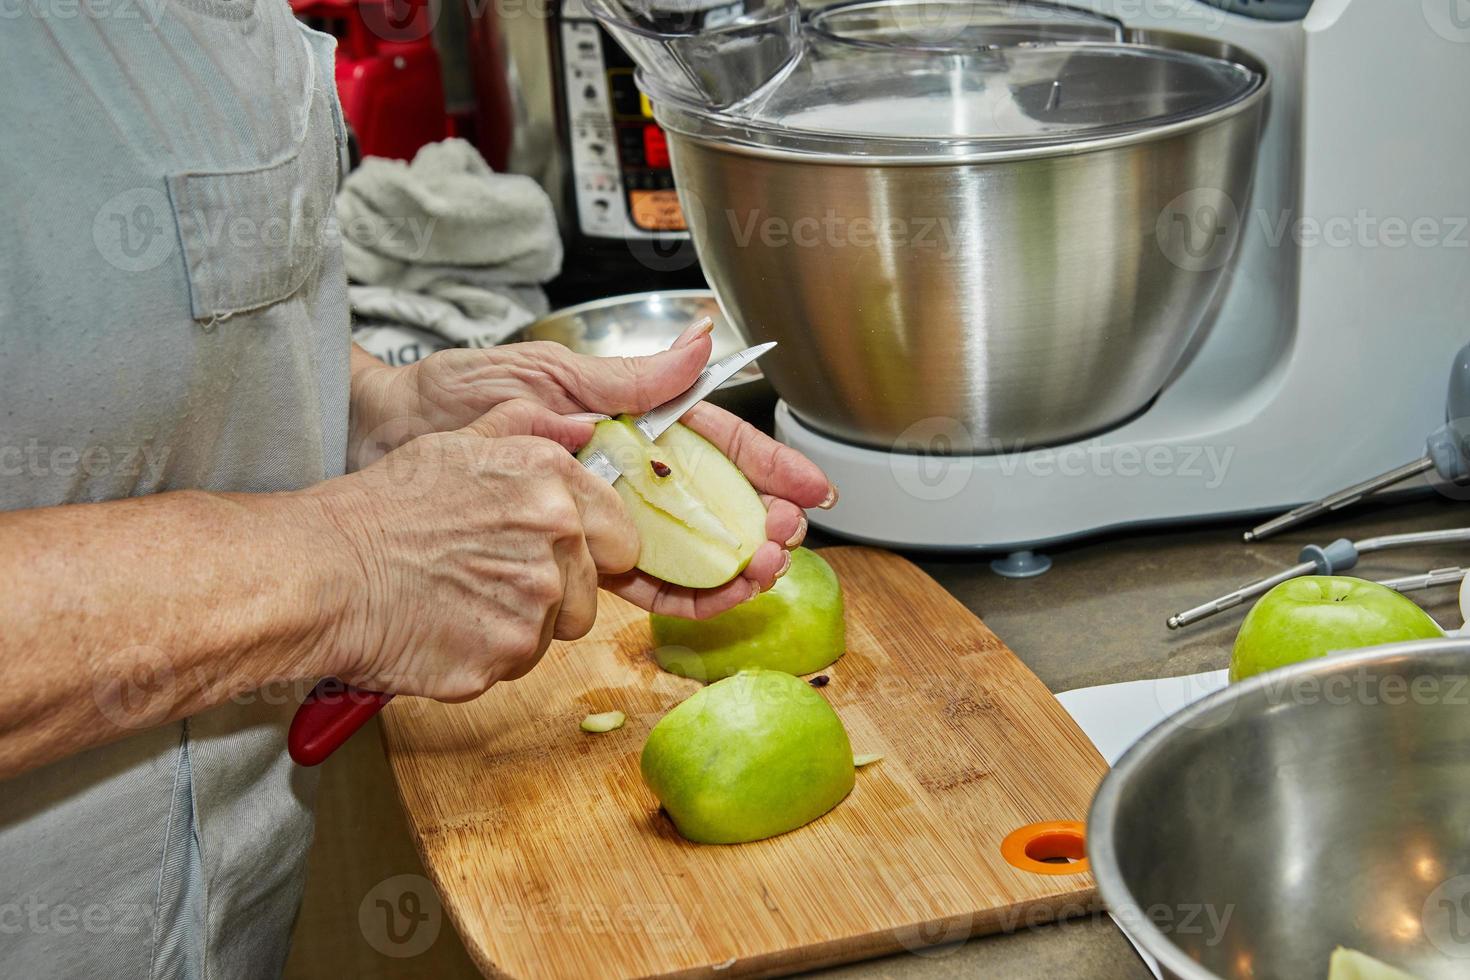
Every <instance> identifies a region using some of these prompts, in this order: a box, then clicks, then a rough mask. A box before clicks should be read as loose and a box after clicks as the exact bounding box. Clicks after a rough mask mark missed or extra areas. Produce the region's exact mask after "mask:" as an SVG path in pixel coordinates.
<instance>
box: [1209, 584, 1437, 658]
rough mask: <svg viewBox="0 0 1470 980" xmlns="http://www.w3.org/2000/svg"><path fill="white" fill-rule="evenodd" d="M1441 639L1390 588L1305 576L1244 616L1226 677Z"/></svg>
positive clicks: (1410, 602) (1280, 588) (1425, 618)
mask: <svg viewBox="0 0 1470 980" xmlns="http://www.w3.org/2000/svg"><path fill="white" fill-rule="evenodd" d="M1443 635H1444V631H1443V630H1441V629H1440V628H1439V624H1437V623H1436V622H1435V621H1434V620H1433V619H1431V618H1430V617H1429V614H1428V613H1426V612H1425V611H1424V610H1423V609H1420V608H1419V607H1418V606H1417V605H1415V604H1414V601H1413V600H1412V599H1409V598H1406V597H1405V596H1403V595H1401V594H1399V593H1398V592H1395V591H1394V590H1393V589H1390V588H1387V587H1385V586H1382V585H1379V584H1378V583H1377V582H1366V581H1364V580H1363V579H1360V578H1350V577H1348V576H1346V575H1306V576H1303V577H1302V578H1294V579H1289V580H1288V581H1285V582H1282V583H1281V584H1280V585H1278V586H1276V587H1275V588H1274V589H1272V590H1271V591H1270V592H1267V593H1266V594H1265V595H1263V596H1261V599H1260V601H1259V602H1257V603H1256V605H1255V608H1253V609H1252V610H1251V611H1250V613H1249V614H1247V615H1246V617H1245V622H1244V623H1242V624H1241V626H1240V632H1239V633H1238V634H1237V635H1236V637H1235V649H1234V651H1233V652H1232V653H1231V654H1230V679H1231V680H1232V681H1238V680H1244V679H1245V678H1247V677H1253V676H1255V675H1256V674H1260V673H1263V672H1265V671H1268V670H1274V669H1275V668H1277V667H1283V666H1285V665H1286V664H1294V663H1297V662H1298V661H1301V660H1311V659H1312V658H1314V657H1320V656H1322V655H1323V654H1325V653H1329V652H1331V651H1333V650H1353V649H1357V648H1358V647H1370V646H1374V645H1376V644H1379V643H1397V642H1400V641H1402V640H1425V639H1431V638H1434V637H1440V636H1443Z"/></svg>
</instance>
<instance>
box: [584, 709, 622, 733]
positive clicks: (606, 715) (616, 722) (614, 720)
mask: <svg viewBox="0 0 1470 980" xmlns="http://www.w3.org/2000/svg"><path fill="white" fill-rule="evenodd" d="M627 720H628V716H627V715H625V714H623V713H622V712H621V711H603V712H600V713H598V714H592V715H588V716H587V717H586V718H583V719H582V724H581V725H580V726H579V727H580V728H581V729H582V731H584V732H592V733H594V734H597V735H600V734H602V733H603V732H611V731H616V730H617V729H619V728H622V727H623V722H625V721H627Z"/></svg>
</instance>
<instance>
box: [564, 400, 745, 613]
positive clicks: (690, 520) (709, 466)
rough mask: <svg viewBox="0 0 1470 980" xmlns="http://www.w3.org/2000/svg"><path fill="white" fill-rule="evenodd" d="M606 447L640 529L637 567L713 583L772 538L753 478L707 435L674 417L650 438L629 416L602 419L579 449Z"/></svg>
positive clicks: (699, 584) (669, 578) (676, 580)
mask: <svg viewBox="0 0 1470 980" xmlns="http://www.w3.org/2000/svg"><path fill="white" fill-rule="evenodd" d="M597 450H601V451H602V452H603V453H604V454H606V456H607V457H608V458H609V459H611V460H612V461H613V463H614V465H616V466H617V468H618V470H619V471H620V472H621V473H622V474H623V477H622V479H620V480H618V482H617V483H616V484H615V485H614V489H616V490H617V492H618V496H620V497H621V498H622V499H623V506H624V507H625V508H626V509H627V511H628V516H629V517H630V518H632V520H633V524H634V526H635V527H636V528H637V529H638V536H639V538H640V539H641V541H642V549H641V551H640V552H639V555H638V567H639V568H640V569H642V570H643V571H645V572H647V573H648V574H649V575H652V576H653V577H654V578H659V579H663V580H664V581H665V582H671V583H673V584H674V585H683V586H688V587H689V588H694V589H710V588H714V587H715V586H717V585H724V584H725V583H726V582H728V581H730V580H731V579H733V578H734V577H735V576H737V575H739V574H740V573H741V572H742V571H743V570H744V569H745V566H746V565H748V564H749V563H750V559H751V556H753V555H754V554H755V552H756V549H757V548H759V547H760V546H761V544H762V543H763V542H764V541H765V540H766V508H765V505H763V504H762V503H761V500H760V497H759V496H757V494H756V492H755V489H754V488H753V487H751V485H750V481H749V480H747V479H746V478H745V474H743V473H741V472H740V470H739V469H738V468H736V466H735V464H734V463H732V462H730V461H729V460H728V459H726V458H725V456H724V454H723V453H721V452H720V451H719V450H718V449H716V448H715V447H714V446H713V445H712V444H711V443H710V442H709V441H708V440H706V439H704V438H703V437H702V436H700V435H698V434H697V433H695V432H694V431H693V430H691V429H688V428H686V427H685V426H683V425H680V424H678V423H675V424H674V425H673V426H672V427H671V428H670V429H669V431H667V432H665V433H664V434H663V435H661V436H659V438H658V440H657V441H656V442H649V441H648V440H647V439H646V438H644V436H643V433H641V432H639V431H638V429H637V427H636V426H634V425H633V419H632V418H630V417H629V416H626V415H624V416H622V417H620V418H616V419H611V420H609V421H606V422H599V423H597V428H596V429H595V430H594V432H593V435H592V441H591V442H589V443H587V445H586V446H584V447H583V449H582V451H581V452H580V453H578V454H577V458H578V459H585V458H586V457H587V455H588V454H590V453H593V452H596V451H597Z"/></svg>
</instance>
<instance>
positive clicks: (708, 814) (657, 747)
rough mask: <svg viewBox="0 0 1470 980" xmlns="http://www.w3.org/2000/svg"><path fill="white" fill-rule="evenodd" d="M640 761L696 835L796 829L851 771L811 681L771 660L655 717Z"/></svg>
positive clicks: (724, 839)
mask: <svg viewBox="0 0 1470 980" xmlns="http://www.w3.org/2000/svg"><path fill="white" fill-rule="evenodd" d="M639 768H640V769H641V770H642V772H643V780H644V782H646V783H647V784H648V787H649V788H650V789H652V790H653V792H654V795H655V796H657V797H658V800H659V803H660V804H662V805H663V808H664V811H665V812H667V813H668V815H669V818H670V819H672V820H673V821H674V826H675V827H676V828H677V829H678V831H679V833H680V834H681V835H683V836H684V837H686V838H688V839H689V840H692V841H695V842H696V843H700V844H739V843H743V842H745V841H753V840H761V839H763V838H766V837H774V836H775V835H777V834H784V833H786V832H787V831H788V830H795V829H796V828H797V827H800V826H802V825H803V824H807V823H810V822H811V821H813V820H815V819H817V818H818V817H820V816H821V815H822V814H824V813H826V812H827V811H829V810H831V809H832V808H833V807H835V806H836V805H837V804H838V803H841V802H842V800H843V799H844V798H845V797H846V796H847V794H848V793H850V792H851V791H852V788H853V784H854V782H855V781H856V776H855V770H854V763H853V755H852V744H851V742H849V741H848V738H847V729H845V728H844V727H843V726H842V719H840V718H838V717H837V712H835V711H833V710H832V706H831V705H830V704H828V703H827V699H826V698H824V697H822V695H820V694H818V693H817V692H816V690H815V689H813V688H812V686H811V685H810V684H808V683H806V681H803V680H801V679H800V678H797V677H793V676H792V675H790V674H787V673H785V672H783V671H777V670H746V671H741V672H740V673H738V674H736V675H735V676H733V677H727V678H725V679H724V680H722V681H716V682H715V683H713V684H711V685H710V686H708V687H702V688H700V689H699V690H698V691H696V692H694V694H692V695H690V696H689V698H688V699H687V700H685V701H683V702H681V703H680V704H679V705H678V706H676V707H675V708H674V709H673V710H672V711H670V712H669V713H668V714H666V715H664V717H663V719H662V720H661V721H659V723H658V724H657V725H654V726H653V731H651V732H649V733H648V741H647V742H646V743H645V744H644V746H643V754H642V755H641V756H640V757H639Z"/></svg>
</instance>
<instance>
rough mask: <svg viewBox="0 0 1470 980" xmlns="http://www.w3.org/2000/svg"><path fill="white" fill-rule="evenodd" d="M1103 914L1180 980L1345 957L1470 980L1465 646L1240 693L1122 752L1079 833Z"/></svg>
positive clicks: (1287, 978)
mask: <svg viewBox="0 0 1470 980" xmlns="http://www.w3.org/2000/svg"><path fill="white" fill-rule="evenodd" d="M1087 838H1088V841H1087V849H1088V856H1089V858H1090V859H1091V863H1092V872H1093V874H1094V875H1095V876H1096V877H1097V885H1098V890H1099V891H1100V892H1101V894H1102V898H1103V901H1104V903H1105V904H1106V905H1107V906H1108V908H1109V909H1110V910H1111V911H1112V913H1113V915H1114V916H1115V917H1117V918H1118V921H1119V923H1120V925H1122V926H1123V928H1124V929H1125V930H1126V931H1127V932H1128V933H1129V935H1130V936H1132V937H1133V939H1134V940H1135V941H1136V942H1137V943H1138V944H1139V945H1140V946H1142V947H1143V948H1144V949H1146V950H1148V952H1149V953H1151V954H1152V955H1153V956H1154V957H1156V958H1157V959H1158V961H1159V965H1160V966H1161V967H1162V970H1163V974H1164V976H1165V977H1171V978H1178V980H1219V978H1231V980H1236V978H1251V980H1275V978H1281V980H1323V978H1325V977H1326V976H1327V965H1328V958H1329V957H1330V956H1331V954H1332V950H1333V949H1334V948H1335V947H1337V946H1346V947H1348V948H1350V949H1357V950H1361V951H1362V952H1364V953H1367V954H1368V955H1369V956H1374V957H1377V958H1378V959H1380V960H1382V961H1384V962H1385V963H1388V964H1390V965H1391V966H1395V967H1398V968H1399V969H1401V970H1405V971H1407V972H1408V973H1410V974H1412V975H1413V976H1416V977H1421V978H1423V980H1437V978H1441V977H1465V976H1467V975H1470V640H1467V639H1464V638H1447V639H1443V640H1424V641H1420V642H1415V643H1401V644H1394V645H1391V646H1384V647H1375V648H1371V649H1368V650H1361V651H1354V652H1349V653H1343V654H1337V655H1334V656H1331V657H1327V658H1323V659H1321V660H1312V661H1307V662H1305V663H1300V664H1295V665H1293V666H1290V667H1285V668H1282V669H1280V670H1275V671H1271V672H1269V673H1266V674H1262V675H1260V676H1257V677H1254V678H1251V679H1250V680H1247V681H1243V682H1240V683H1238V684H1232V685H1231V686H1230V687H1228V688H1226V689H1225V690H1223V691H1220V692H1218V693H1216V694H1213V695H1210V696H1209V697H1207V698H1205V699H1203V700H1201V701H1199V702H1198V703H1196V704H1194V705H1191V706H1190V707H1188V708H1185V709H1184V710H1183V711H1181V712H1179V713H1178V714H1176V715H1174V716H1172V717H1171V718H1169V719H1168V720H1166V721H1164V722H1163V723H1162V724H1160V725H1159V726H1158V727H1156V728H1154V729H1153V730H1152V731H1151V732H1149V733H1148V734H1147V735H1145V736H1144V737H1143V738H1142V739H1141V740H1140V741H1139V742H1138V744H1137V745H1135V746H1134V747H1133V748H1131V749H1129V750H1128V752H1127V753H1126V754H1125V755H1124V756H1123V758H1122V759H1120V760H1119V762H1118V765H1117V767H1116V768H1114V769H1113V771H1112V772H1111V773H1110V774H1109V775H1108V777H1107V778H1106V779H1105V780H1103V784H1102V787H1101V788H1100V789H1099V790H1098V793H1097V798H1096V799H1095V800H1094V801H1093V804H1092V812H1091V814H1090V816H1089V819H1088V828H1087Z"/></svg>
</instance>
